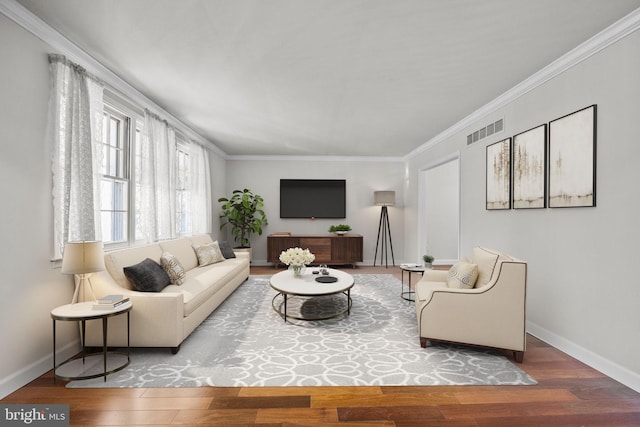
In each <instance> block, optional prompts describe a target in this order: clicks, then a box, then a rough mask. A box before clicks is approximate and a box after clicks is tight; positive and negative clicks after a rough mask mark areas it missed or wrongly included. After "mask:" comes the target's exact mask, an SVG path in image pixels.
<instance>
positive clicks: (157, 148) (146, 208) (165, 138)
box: [138, 110, 176, 242]
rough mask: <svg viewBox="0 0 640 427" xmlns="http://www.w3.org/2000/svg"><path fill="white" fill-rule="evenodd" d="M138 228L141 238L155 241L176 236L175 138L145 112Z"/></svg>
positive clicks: (173, 133) (158, 120)
mask: <svg viewBox="0 0 640 427" xmlns="http://www.w3.org/2000/svg"><path fill="white" fill-rule="evenodd" d="M140 150H141V152H140V156H141V162H140V171H139V183H140V186H139V188H140V190H139V191H140V193H139V194H138V197H139V201H140V203H139V205H138V206H139V207H140V212H139V215H140V218H139V220H140V225H141V227H140V228H141V231H142V233H143V236H142V237H143V238H144V240H145V241H147V242H155V241H158V240H163V239H171V238H174V237H176V215H175V212H176V201H175V195H176V184H175V182H176V180H175V162H176V135H175V130H174V129H173V128H171V127H170V126H169V125H168V124H167V122H166V121H164V120H160V118H158V117H157V116H156V115H154V114H152V113H151V112H149V111H146V110H145V114H144V133H143V138H142V143H141V147H140Z"/></svg>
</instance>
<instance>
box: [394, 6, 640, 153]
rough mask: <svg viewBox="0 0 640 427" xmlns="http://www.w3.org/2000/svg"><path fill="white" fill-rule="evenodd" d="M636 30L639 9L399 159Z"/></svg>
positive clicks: (431, 145)
mask: <svg viewBox="0 0 640 427" xmlns="http://www.w3.org/2000/svg"><path fill="white" fill-rule="evenodd" d="M638 29H640V8H638V9H636V10H634V11H633V12H631V13H629V14H628V15H626V16H625V17H623V18H622V19H620V20H618V21H616V22H614V23H613V24H611V25H610V26H609V27H607V28H605V29H604V30H602V31H600V32H599V33H598V34H596V35H594V36H593V37H591V38H590V39H588V40H587V41H585V42H584V43H582V44H580V45H579V46H577V47H576V48H574V49H572V50H570V51H569V52H567V53H566V54H564V55H563V56H561V57H560V58H558V59H556V60H555V61H553V62H552V63H550V64H549V65H547V66H546V67H544V68H542V69H541V70H540V71H538V72H536V73H535V74H533V75H532V76H530V77H529V78H527V79H525V80H523V81H522V82H520V83H518V84H517V85H516V86H514V87H512V88H511V89H509V90H508V91H506V92H504V93H503V94H502V95H500V96H498V97H497V98H495V99H493V100H492V101H490V102H489V103H488V104H485V105H484V106H483V107H481V108H479V109H477V110H476V111H474V112H473V113H471V114H470V115H468V116H467V117H465V118H464V119H462V120H460V121H459V122H457V123H456V124H454V125H453V126H451V127H450V128H448V129H446V130H444V131H443V132H441V133H439V134H438V135H436V136H435V137H433V138H431V139H430V140H429V141H427V142H425V143H424V144H422V145H421V146H419V147H418V148H416V149H415V150H413V151H411V152H410V153H409V154H407V155H406V156H404V157H403V159H404V160H405V161H409V160H411V159H412V158H413V157H415V156H417V155H418V154H420V153H422V152H423V151H425V150H428V149H429V148H432V147H434V146H435V145H437V144H439V143H441V142H443V141H445V140H446V139H448V138H450V137H452V136H453V135H455V134H457V133H458V132H461V131H462V130H463V129H465V128H467V127H468V126H471V125H472V124H474V123H475V122H477V121H478V120H480V119H482V118H483V117H485V116H487V115H489V114H491V113H494V112H496V111H498V110H499V109H501V108H502V107H504V106H505V105H507V104H510V103H511V102H513V101H515V100H516V99H518V98H520V97H521V96H523V95H525V94H527V93H529V92H531V91H532V90H534V89H535V88H537V87H539V86H541V85H543V84H544V83H546V82H548V81H549V80H551V79H553V78H554V77H556V76H558V75H559V74H562V73H564V72H565V71H567V70H569V69H571V68H573V67H575V66H576V65H578V64H580V63H581V62H582V61H584V60H586V59H588V58H590V57H592V56H593V55H595V54H596V53H598V52H600V51H601V50H603V49H605V48H607V47H609V46H611V45H612V44H614V43H616V42H617V41H619V40H622V39H623V38H625V37H627V36H628V35H630V34H632V33H634V32H635V31H637V30H638Z"/></svg>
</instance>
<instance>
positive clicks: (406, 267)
mask: <svg viewBox="0 0 640 427" xmlns="http://www.w3.org/2000/svg"><path fill="white" fill-rule="evenodd" d="M425 270H427V268H426V267H423V266H420V265H416V264H400V271H401V272H402V279H400V281H401V283H402V289H401V290H400V296H401V297H402V299H404V300H407V301H415V298H414V296H415V291H413V290H411V274H412V273H420V274H422V275H424V272H425ZM405 271H407V272H409V286H408V290H407V291H405V290H404V272H405Z"/></svg>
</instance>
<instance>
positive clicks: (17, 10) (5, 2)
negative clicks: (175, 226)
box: [0, 0, 227, 159]
mask: <svg viewBox="0 0 640 427" xmlns="http://www.w3.org/2000/svg"><path fill="white" fill-rule="evenodd" d="M0 13H2V14H4V15H5V16H6V17H7V18H9V19H11V20H12V21H14V22H15V23H16V24H18V25H20V26H21V27H22V28H24V29H25V30H27V31H29V32H30V33H31V34H33V35H34V36H36V37H37V38H39V39H40V40H42V41H43V42H45V43H46V44H48V45H49V46H51V47H52V48H53V49H54V50H55V51H57V52H58V53H62V54H63V55H65V56H66V57H67V58H68V59H69V60H71V61H73V62H76V63H77V64H79V65H81V66H82V67H84V68H85V69H86V70H87V71H88V72H89V73H91V74H93V75H94V76H96V77H97V78H99V79H100V80H102V82H103V83H105V84H106V85H108V86H109V87H110V89H112V90H114V91H116V92H118V93H119V94H120V95H122V96H124V97H125V98H128V99H129V100H130V101H132V102H134V103H136V104H137V105H138V106H139V107H141V108H143V109H144V108H146V109H148V110H150V111H159V112H160V114H159V115H160V116H162V118H163V119H166V120H167V122H168V123H169V124H170V125H171V126H173V127H174V128H176V129H178V130H179V131H181V132H182V133H184V134H185V135H186V136H187V137H188V138H190V139H192V140H194V141H195V142H197V143H199V144H201V145H203V146H205V147H207V148H209V149H210V150H212V151H213V152H214V153H216V154H217V155H219V156H220V157H222V158H225V159H226V158H227V154H226V153H225V152H224V151H222V150H221V149H220V148H218V147H217V146H216V145H215V144H213V143H212V142H211V141H209V140H207V139H205V138H204V137H202V136H201V135H200V134H198V133H197V132H196V131H194V130H193V129H191V128H190V127H189V126H187V125H186V124H184V123H183V122H182V121H180V120H179V119H178V118H176V117H175V116H173V115H172V114H170V113H169V112H167V111H166V110H165V109H164V108H162V107H160V106H159V105H158V104H156V103H155V102H153V101H152V100H151V99H149V98H148V97H147V96H145V95H144V94H143V93H142V92H140V91H139V90H138V89H136V88H135V87H133V86H132V85H130V84H129V83H127V82H126V81H125V80H124V79H122V78H121V77H120V76H118V75H117V74H115V73H114V72H113V71H111V70H110V69H108V68H107V67H105V66H104V65H103V64H102V63H101V62H100V61H98V60H97V59H95V58H94V57H93V56H91V55H89V54H88V53H87V52H86V51H85V50H83V49H81V48H80V47H79V46H78V45H76V44H75V43H73V42H72V41H71V40H69V39H68V38H66V37H65V36H64V35H62V34H61V33H60V32H58V31H56V30H55V29H53V27H51V26H50V25H49V24H47V23H46V22H44V21H43V20H42V19H40V18H39V17H37V16H36V15H34V14H33V13H31V12H30V11H29V10H28V9H27V8H25V7H24V6H22V5H21V4H19V3H18V2H16V1H15V0H0Z"/></svg>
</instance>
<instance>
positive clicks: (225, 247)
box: [218, 242, 236, 259]
mask: <svg viewBox="0 0 640 427" xmlns="http://www.w3.org/2000/svg"><path fill="white" fill-rule="evenodd" d="M218 246H219V247H220V252H222V256H223V257H224V258H225V259H229V258H235V257H236V254H235V253H234V252H233V248H231V245H230V244H229V242H218Z"/></svg>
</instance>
